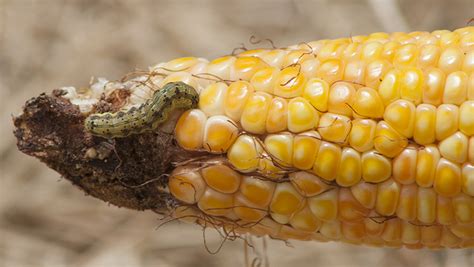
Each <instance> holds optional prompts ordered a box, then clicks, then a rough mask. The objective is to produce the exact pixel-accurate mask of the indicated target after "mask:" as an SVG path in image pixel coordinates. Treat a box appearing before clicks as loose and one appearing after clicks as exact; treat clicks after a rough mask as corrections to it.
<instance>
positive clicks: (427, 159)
mask: <svg viewBox="0 0 474 267" xmlns="http://www.w3.org/2000/svg"><path fill="white" fill-rule="evenodd" d="M440 157H441V156H440V154H439V151H438V148H437V147H436V146H435V145H428V146H425V147H424V148H423V149H421V150H420V151H419V152H418V160H417V166H416V179H415V180H416V183H417V184H418V185H419V186H421V187H431V186H432V185H433V182H434V179H435V174H436V166H438V161H439V159H440Z"/></svg>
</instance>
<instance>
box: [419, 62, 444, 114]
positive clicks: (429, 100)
mask: <svg viewBox="0 0 474 267" xmlns="http://www.w3.org/2000/svg"><path fill="white" fill-rule="evenodd" d="M425 75H426V76H425V77H426V79H425V86H424V88H423V102H424V103H426V104H431V105H435V106H438V105H440V104H441V103H442V100H443V94H444V91H443V90H444V83H445V80H446V74H445V73H444V72H443V71H441V70H440V69H436V68H430V69H429V70H427V71H426V74H425Z"/></svg>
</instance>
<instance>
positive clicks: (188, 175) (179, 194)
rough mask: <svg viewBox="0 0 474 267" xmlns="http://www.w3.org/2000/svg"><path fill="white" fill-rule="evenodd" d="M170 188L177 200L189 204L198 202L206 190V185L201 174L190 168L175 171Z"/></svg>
mask: <svg viewBox="0 0 474 267" xmlns="http://www.w3.org/2000/svg"><path fill="white" fill-rule="evenodd" d="M168 186H169V189H170V192H171V194H172V195H173V196H174V197H175V198H177V199H178V200H181V201H183V202H184V203H187V204H194V203H196V202H198V201H199V200H200V199H201V196H202V195H203V194H204V191H205V190H206V183H205V182H204V180H203V179H202V177H201V175H200V174H199V172H197V171H195V170H193V169H191V168H188V167H178V168H176V169H174V170H173V172H172V173H171V176H170V178H169V182H168Z"/></svg>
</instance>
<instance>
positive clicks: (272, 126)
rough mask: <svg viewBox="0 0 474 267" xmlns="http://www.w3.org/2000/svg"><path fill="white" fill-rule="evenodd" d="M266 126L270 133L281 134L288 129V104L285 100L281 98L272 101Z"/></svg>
mask: <svg viewBox="0 0 474 267" xmlns="http://www.w3.org/2000/svg"><path fill="white" fill-rule="evenodd" d="M265 125H266V128H267V132H269V133H277V132H281V131H284V130H286V129H287V128H288V103H287V101H286V100H285V99H283V98H281V97H275V98H273V99H272V101H271V102H270V107H269V108H268V114H267V120H266V122H265Z"/></svg>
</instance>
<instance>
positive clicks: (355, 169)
mask: <svg viewBox="0 0 474 267" xmlns="http://www.w3.org/2000/svg"><path fill="white" fill-rule="evenodd" d="M361 177H362V163H361V157H360V154H359V152H357V151H356V150H354V149H352V148H349V147H346V148H344V149H343V150H342V156H341V164H340V166H339V170H338V173H337V176H336V182H337V184H339V185H341V186H352V185H355V184H357V183H358V182H359V181H360V179H361Z"/></svg>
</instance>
